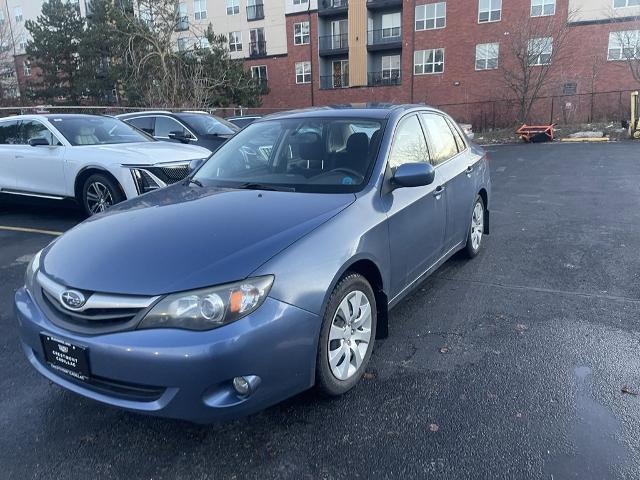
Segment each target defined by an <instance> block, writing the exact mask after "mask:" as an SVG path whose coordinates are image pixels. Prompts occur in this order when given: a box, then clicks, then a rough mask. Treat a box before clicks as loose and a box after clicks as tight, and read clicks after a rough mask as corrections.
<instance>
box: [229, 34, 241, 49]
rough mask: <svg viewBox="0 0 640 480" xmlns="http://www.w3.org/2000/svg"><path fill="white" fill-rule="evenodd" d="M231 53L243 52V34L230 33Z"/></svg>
mask: <svg viewBox="0 0 640 480" xmlns="http://www.w3.org/2000/svg"><path fill="white" fill-rule="evenodd" d="M229 51H230V52H240V51H242V32H229Z"/></svg>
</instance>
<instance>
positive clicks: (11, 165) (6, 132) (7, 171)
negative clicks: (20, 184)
mask: <svg viewBox="0 0 640 480" xmlns="http://www.w3.org/2000/svg"><path fill="white" fill-rule="evenodd" d="M19 123H20V122H19V121H18V120H3V121H0V190H15V188H16V171H15V168H16V165H15V161H16V146H17V145H16V144H18V143H20V139H19V138H18V124H19Z"/></svg>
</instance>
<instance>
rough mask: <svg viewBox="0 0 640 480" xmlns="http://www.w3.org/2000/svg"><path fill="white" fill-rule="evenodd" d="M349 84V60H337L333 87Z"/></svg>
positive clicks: (334, 65) (334, 68) (334, 66)
mask: <svg viewBox="0 0 640 480" xmlns="http://www.w3.org/2000/svg"><path fill="white" fill-rule="evenodd" d="M348 86H349V60H335V61H334V62H333V88H343V87H348Z"/></svg>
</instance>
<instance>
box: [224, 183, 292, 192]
mask: <svg viewBox="0 0 640 480" xmlns="http://www.w3.org/2000/svg"><path fill="white" fill-rule="evenodd" d="M233 188H243V189H246V190H271V191H274V192H295V191H296V189H295V188H293V187H281V186H279V185H265V184H264V183H254V182H247V183H243V184H241V185H238V186H237V187H233Z"/></svg>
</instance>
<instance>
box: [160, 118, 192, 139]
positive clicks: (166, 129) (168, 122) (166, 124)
mask: <svg viewBox="0 0 640 480" xmlns="http://www.w3.org/2000/svg"><path fill="white" fill-rule="evenodd" d="M155 132H156V133H155V136H156V137H161V138H169V134H170V133H178V134H183V135H186V134H187V131H186V130H185V129H184V127H183V126H182V125H181V124H180V123H178V122H177V121H175V120H174V119H173V118H169V117H156V130H155Z"/></svg>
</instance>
